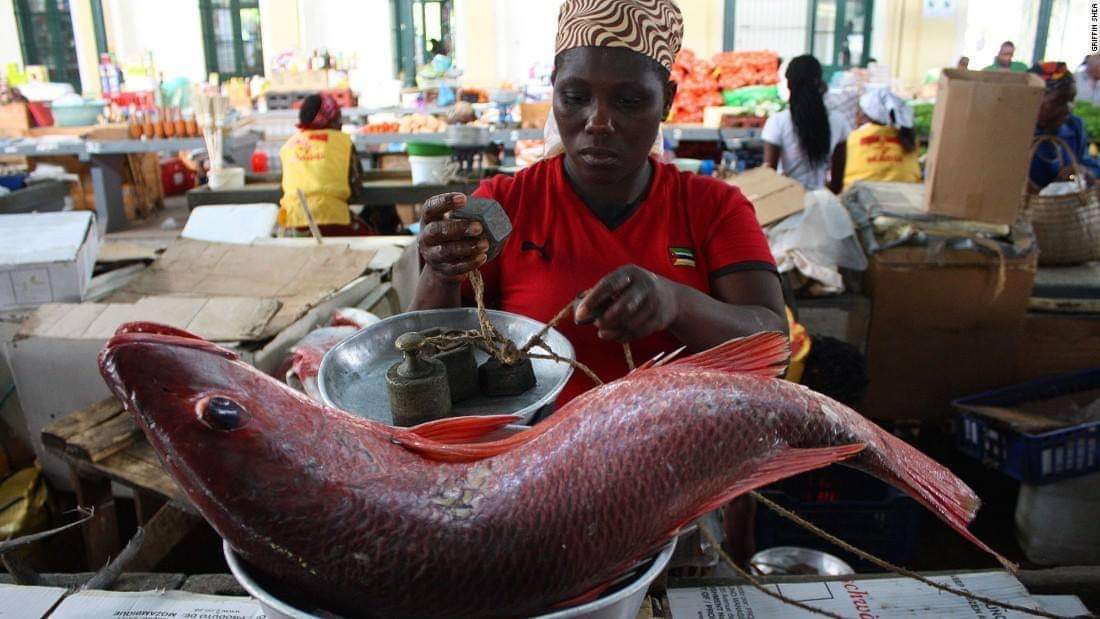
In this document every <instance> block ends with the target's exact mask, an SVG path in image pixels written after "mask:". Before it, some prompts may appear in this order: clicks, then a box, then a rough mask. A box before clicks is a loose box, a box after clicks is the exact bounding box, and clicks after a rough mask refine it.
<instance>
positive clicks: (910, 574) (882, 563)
mask: <svg viewBox="0 0 1100 619" xmlns="http://www.w3.org/2000/svg"><path fill="white" fill-rule="evenodd" d="M749 494H751V495H752V497H753V498H755V499H756V500H757V501H760V502H761V503H763V504H764V505H765V506H766V507H767V508H768V509H770V510H772V511H773V512H775V513H777V514H779V515H780V516H782V517H784V518H786V519H788V520H790V521H791V522H794V523H795V524H797V525H798V526H800V527H802V528H803V529H806V530H807V531H809V532H810V533H813V534H814V535H816V536H818V537H820V538H822V539H824V540H825V541H828V542H831V543H833V544H835V545H837V546H839V547H841V548H843V549H844V550H847V551H848V552H850V553H852V554H854V555H856V556H858V557H860V558H861V559H864V560H866V561H870V562H871V563H874V564H875V565H877V566H879V567H881V568H882V569H884V570H887V571H890V572H893V573H895V574H898V575H899V576H905V577H906V578H912V579H913V580H916V581H919V582H922V583H924V584H926V585H928V586H929V587H932V588H933V589H939V590H940V591H943V592H945V593H950V594H952V595H957V596H959V597H963V598H966V599H969V600H974V601H976V602H982V603H983V604H991V605H993V606H999V607H1001V608H1004V609H1006V610H1015V611H1017V612H1021V613H1027V614H1029V615H1035V616H1036V617H1050V618H1052V619H1069V618H1067V617H1062V616H1060V615H1054V614H1051V613H1048V612H1045V611H1042V610H1035V609H1032V608H1026V607H1024V606H1017V605H1015V604H1009V603H1007V602H999V601H997V600H994V599H993V598H987V597H985V596H981V595H977V594H974V593H970V592H969V591H963V590H961V589H955V588H953V587H948V586H947V585H941V584H940V583H938V582H936V581H934V580H930V579H928V578H925V577H924V576H921V575H920V574H918V573H916V572H914V571H912V570H909V569H906V568H904V567H901V566H899V565H894V564H893V563H890V562H889V561H886V560H885V559H880V558H878V557H876V556H875V555H873V554H871V553H869V552H867V551H865V550H861V549H859V548H856V547H855V546H853V545H851V544H849V543H848V542H846V541H844V540H842V539H840V538H839V537H837V536H835V535H833V534H831V533H829V532H828V531H825V530H824V529H821V528H820V527H818V526H817V525H815V524H814V523H812V522H809V521H808V520H805V519H803V518H802V517H801V516H799V515H798V514H795V513H794V512H792V511H790V510H788V509H786V508H784V507H783V506H781V505H779V504H778V503H776V502H775V501H772V500H771V499H769V498H767V497H765V496H764V495H762V494H760V493H759V492H751V493H749ZM700 530H702V528H700ZM734 569H737V570H738V571H740V568H734Z"/></svg>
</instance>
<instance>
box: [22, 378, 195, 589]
mask: <svg viewBox="0 0 1100 619" xmlns="http://www.w3.org/2000/svg"><path fill="white" fill-rule="evenodd" d="M42 444H43V445H44V446H45V448H46V449H48V450H49V451H51V452H52V453H54V454H55V455H57V456H59V457H61V458H62V459H64V460H65V461H66V462H67V463H68V464H69V474H70V477H71V479H72V482H73V486H74V487H75V488H76V496H77V502H78V503H79V504H80V505H82V506H84V507H92V508H94V509H95V515H94V516H93V517H92V518H91V519H90V520H89V521H88V522H86V523H85V524H84V525H83V536H84V548H85V556H86V559H87V562H88V568H89V569H92V570H96V569H99V568H100V567H102V566H103V565H104V564H105V563H106V562H107V561H108V560H109V559H110V558H111V557H113V556H115V555H117V554H118V552H119V551H120V550H121V549H122V542H123V540H121V539H119V534H118V517H117V513H116V511H115V499H114V494H113V492H112V491H111V484H112V482H115V483H119V484H122V485H123V486H126V487H127V488H129V489H130V490H132V491H133V493H134V508H135V510H136V512H137V521H138V524H139V525H140V526H142V527H143V528H144V529H145V543H144V544H143V545H142V548H141V551H140V552H139V553H138V556H137V557H135V559H134V561H133V562H131V563H130V565H129V569H130V570H132V571H148V570H151V569H152V568H153V567H155V566H156V564H157V563H159V562H160V561H161V559H163V558H164V557H165V556H166V555H167V554H168V553H169V552H170V551H171V550H172V548H174V547H175V546H176V544H178V543H179V542H180V541H181V540H182V539H183V538H184V536H186V535H187V533H188V532H190V531H191V529H192V528H194V526H195V525H197V524H198V523H199V522H201V521H202V518H201V517H200V516H199V515H198V512H196V511H195V509H194V507H193V506H192V505H191V502H190V500H189V499H188V498H187V496H186V495H185V494H184V493H183V491H182V490H181V489H180V487H179V486H177V485H176V483H175V482H174V481H173V480H172V478H171V477H169V476H168V473H166V472H165V471H164V467H163V465H162V464H161V463H160V460H159V459H158V458H157V455H156V453H155V452H154V451H153V448H152V446H151V445H149V443H148V442H147V441H146V440H145V437H144V436H143V435H142V433H141V430H139V429H138V428H137V426H136V425H135V424H134V421H133V418H132V417H131V416H130V414H129V413H127V412H126V411H124V410H123V408H122V404H121V403H120V402H119V401H118V400H117V399H115V398H113V397H112V398H109V399H107V400H103V401H102V402H99V403H97V404H94V405H93V406H90V407H88V408H86V409H84V410H81V411H77V412H75V413H72V414H71V415H67V416H65V417H63V418H61V419H58V420H57V421H54V422H53V423H51V424H50V425H48V426H46V428H45V429H43V430H42Z"/></svg>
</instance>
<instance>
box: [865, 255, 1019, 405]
mask: <svg viewBox="0 0 1100 619" xmlns="http://www.w3.org/2000/svg"><path fill="white" fill-rule="evenodd" d="M929 254H930V252H929V249H928V248H927V247H910V246H906V247H897V248H894V249H889V250H886V251H882V252H878V253H876V254H873V255H872V256H871V257H870V265H869V267H868V271H867V275H866V282H867V286H868V289H869V293H870V296H871V320H870V328H869V331H868V341H867V371H868V377H869V379H870V385H869V386H868V390H867V397H866V399H865V404H864V411H863V412H864V413H865V414H867V416H869V417H871V418H872V419H884V420H938V419H944V418H946V417H947V416H948V415H949V414H950V412H951V408H950V402H951V400H952V399H954V398H957V397H962V396H965V395H969V394H974V393H980V392H982V391H985V390H988V389H992V388H996V387H1003V386H1005V385H1009V384H1012V382H1013V379H1014V372H1013V360H1014V359H1015V353H1016V349H1017V345H1018V343H1019V341H1020V338H1021V335H1022V334H1023V331H1024V316H1025V313H1026V311H1027V303H1028V298H1029V297H1030V295H1031V287H1032V282H1033V281H1034V279H1035V271H1036V261H1037V254H1036V253H1034V252H1032V253H1030V254H1027V255H1025V256H1023V257H1020V258H1005V259H1004V263H1003V267H1004V270H1003V276H1004V279H1003V286H1002V287H1001V290H1000V291H999V292H998V287H999V286H998V281H999V279H1000V263H999V260H998V258H997V257H996V256H992V255H988V254H984V253H979V252H973V251H952V250H945V251H943V252H941V253H940V254H939V255H936V256H930V255H929Z"/></svg>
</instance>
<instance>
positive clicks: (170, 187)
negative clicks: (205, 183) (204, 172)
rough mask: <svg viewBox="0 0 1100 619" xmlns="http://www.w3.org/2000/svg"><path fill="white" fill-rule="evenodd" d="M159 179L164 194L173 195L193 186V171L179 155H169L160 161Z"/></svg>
mask: <svg viewBox="0 0 1100 619" xmlns="http://www.w3.org/2000/svg"><path fill="white" fill-rule="evenodd" d="M160 181H161V186H162V187H164V195H166V196H174V195H176V194H181V193H183V192H185V191H187V190H188V189H192V188H194V187H195V172H194V171H193V170H191V169H189V168H188V167H187V166H185V165H183V161H182V160H181V159H180V158H179V157H169V158H168V159H162V160H161V162H160Z"/></svg>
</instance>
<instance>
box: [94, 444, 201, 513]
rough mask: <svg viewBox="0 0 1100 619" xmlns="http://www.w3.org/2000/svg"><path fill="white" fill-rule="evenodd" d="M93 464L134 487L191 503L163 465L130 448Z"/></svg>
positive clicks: (104, 473) (183, 502) (187, 503)
mask: <svg viewBox="0 0 1100 619" xmlns="http://www.w3.org/2000/svg"><path fill="white" fill-rule="evenodd" d="M92 466H93V467H94V468H95V470H97V471H99V472H100V474H102V475H107V476H108V477H110V478H112V479H115V480H117V481H119V482H121V483H123V484H126V485H127V486H130V487H132V488H140V489H143V490H149V491H151V492H156V493H158V494H160V495H161V496H164V497H165V498H167V499H169V500H171V501H176V502H177V503H181V504H183V505H190V504H191V502H190V500H188V498H187V495H186V494H184V493H183V490H181V489H180V487H179V486H177V485H176V482H175V481H173V480H172V478H171V477H169V476H168V473H166V472H165V471H164V467H163V466H161V465H160V464H151V463H149V462H148V461H147V460H145V459H142V458H139V457H135V456H133V455H131V454H130V452H129V450H126V451H121V452H119V453H117V454H115V455H113V456H110V457H108V458H106V459H104V460H103V461H101V462H97V463H96V464H94V465H92Z"/></svg>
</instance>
